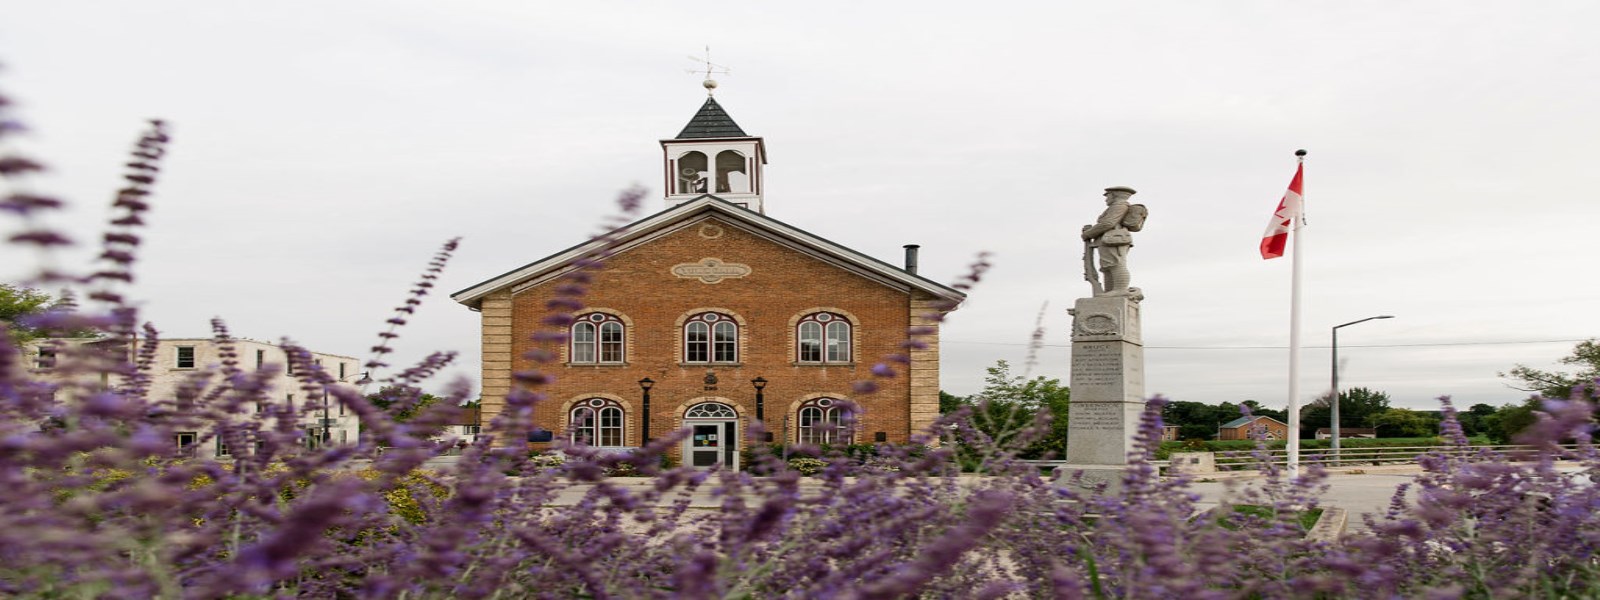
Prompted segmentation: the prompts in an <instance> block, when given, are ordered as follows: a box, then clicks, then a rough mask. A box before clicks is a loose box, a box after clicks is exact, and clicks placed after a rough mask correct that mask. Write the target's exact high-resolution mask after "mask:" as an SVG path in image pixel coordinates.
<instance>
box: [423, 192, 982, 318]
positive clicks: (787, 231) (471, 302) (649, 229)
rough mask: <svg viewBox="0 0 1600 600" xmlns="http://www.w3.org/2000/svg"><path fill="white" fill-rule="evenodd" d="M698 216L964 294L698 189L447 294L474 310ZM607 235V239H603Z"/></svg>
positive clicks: (868, 270)
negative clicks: (505, 292)
mask: <svg viewBox="0 0 1600 600" xmlns="http://www.w3.org/2000/svg"><path fill="white" fill-rule="evenodd" d="M703 215H716V216H718V217H722V218H724V219H725V220H727V221H729V222H730V223H733V224H739V225H744V226H746V227H748V228H750V229H752V230H755V231H757V232H759V233H763V234H766V235H767V236H768V237H769V238H773V239H775V240H776V241H779V242H782V243H785V244H786V245H789V246H791V247H794V248H796V249H799V250H801V251H804V252H807V253H810V254H812V255H813V256H817V257H819V258H823V259H826V260H829V261H831V262H834V263H835V264H836V265H838V266H840V267H843V268H846V269H850V270H852V271H855V272H856V273H858V274H861V275H864V276H867V277H869V278H873V279H877V280H879V281H882V282H885V283H893V284H898V285H903V286H905V287H908V288H910V289H913V290H921V291H924V292H927V293H929V294H932V295H934V296H937V297H940V298H944V299H947V300H952V301H955V302H960V301H962V300H964V299H966V297H967V295H966V294H964V293H962V292H960V291H959V290H956V289H953V288H951V287H949V286H946V285H943V284H940V283H937V282H934V281H933V280H930V279H927V278H924V277H922V276H920V275H917V274H914V273H910V272H907V271H906V270H904V269H901V268H900V267H897V266H894V265H891V264H889V263H886V262H883V261H881V260H878V259H875V258H872V257H870V256H867V255H865V254H862V253H860V252H856V251H855V250H851V249H849V248H846V247H844V246H841V245H839V244H837V243H835V242H832V241H829V240H828V239H826V238H823V237H821V236H818V235H816V234H813V233H810V232H808V231H805V230H803V229H800V228H798V227H795V226H793V225H789V224H787V223H784V222H782V221H779V220H777V219H773V218H771V217H768V216H766V215H763V214H760V213H757V212H755V211H752V210H749V209H746V208H742V207H740V206H737V205H734V204H731V203H729V202H728V201H726V200H723V199H721V198H718V197H716V196H713V195H711V194H703V195H701V196H699V197H697V198H695V199H693V200H690V201H688V202H684V203H683V204H679V205H677V206H674V207H672V208H668V209H666V210H663V211H661V212H658V213H656V214H653V215H650V216H647V217H644V218H642V219H639V220H637V221H634V222H632V223H629V224H627V225H623V226H621V227H618V228H616V229H614V230H611V231H610V232H607V233H606V234H603V235H601V236H598V237H596V238H593V239H590V240H588V241H585V242H583V243H580V244H578V245H576V246H572V247H569V248H567V249H565V250H562V251H560V252H556V253H555V254H551V255H549V256H546V257H544V258H541V259H539V260H536V261H533V262H531V263H528V264H526V265H523V266H521V267H517V268H515V269H512V270H510V271H506V272H505V273H501V274H500V275H497V276H494V277H491V278H489V279H486V280H484V281H481V282H479V283H477V284H474V285H471V286H468V287H466V288H464V289H462V290H460V291H458V292H455V293H453V294H450V299H451V300H455V301H456V302H459V303H461V304H463V305H466V306H467V307H469V308H473V309H476V308H478V306H479V304H480V303H481V301H482V300H483V298H484V297H485V296H488V295H489V294H491V293H493V292H495V291H498V290H501V289H505V288H507V287H511V286H515V285H518V284H521V283H524V282H527V281H530V280H533V279H537V278H541V277H545V276H548V275H550V274H553V273H557V272H563V271H565V270H567V269H570V268H571V263H572V261H573V260H575V259H578V258H580V257H582V256H584V255H586V254H588V253H590V252H592V251H594V250H596V249H598V248H600V247H601V246H602V245H605V244H607V243H610V244H612V245H613V247H614V248H616V249H617V250H618V251H626V249H628V248H630V247H632V246H636V245H638V244H639V243H642V242H645V241H648V240H650V239H652V238H653V237H655V236H656V235H657V234H662V233H666V232H669V231H671V230H673V228H674V227H675V226H676V225H678V224H680V223H683V222H685V221H688V220H690V219H695V218H698V217H701V216H703ZM608 239H609V242H608V241H607V240H608Z"/></svg>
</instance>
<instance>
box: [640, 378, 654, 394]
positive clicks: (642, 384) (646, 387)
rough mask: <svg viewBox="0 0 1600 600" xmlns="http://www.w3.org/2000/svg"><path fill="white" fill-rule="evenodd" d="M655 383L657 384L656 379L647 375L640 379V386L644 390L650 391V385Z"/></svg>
mask: <svg viewBox="0 0 1600 600" xmlns="http://www.w3.org/2000/svg"><path fill="white" fill-rule="evenodd" d="M655 384H656V382H655V380H653V379H650V378H649V377H646V378H644V379H640V380H639V387H640V388H641V389H643V390H644V391H646V392H648V391H650V386H653V385H655Z"/></svg>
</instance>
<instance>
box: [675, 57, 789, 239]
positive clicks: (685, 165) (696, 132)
mask: <svg viewBox="0 0 1600 600" xmlns="http://www.w3.org/2000/svg"><path fill="white" fill-rule="evenodd" d="M705 87H706V96H707V97H706V102H705V104H702V105H700V111H699V112H697V113H695V115H694V118H692V119H689V124H688V125H685V126H684V128H683V131H681V132H679V133H678V136H677V137H675V138H672V139H670V140H661V149H662V151H663V157H662V158H663V162H664V164H665V167H666V177H665V181H664V183H665V184H666V185H665V188H666V190H667V206H668V207H672V206H677V205H679V204H682V203H684V202H688V201H690V200H693V199H695V198H699V197H701V196H704V195H706V194H710V195H712V196H716V197H717V198H720V199H722V200H726V201H728V202H731V203H733V204H736V205H739V206H743V207H745V208H748V209H750V210H753V211H756V212H758V213H761V214H766V209H765V208H764V207H763V206H762V203H761V190H762V186H763V185H764V183H765V182H764V181H763V178H762V174H761V168H762V166H763V165H766V164H767V148H766V145H765V144H764V143H762V141H761V138H759V137H754V136H751V135H748V134H746V133H745V132H744V130H743V129H740V128H739V124H738V123H734V122H733V117H730V116H728V112H727V111H725V110H723V109H722V105H720V104H717V99H716V98H715V97H712V96H711V92H712V91H714V90H715V89H716V87H717V82H715V81H712V80H711V79H709V78H708V79H706V81H705Z"/></svg>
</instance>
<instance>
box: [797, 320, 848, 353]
mask: <svg viewBox="0 0 1600 600" xmlns="http://www.w3.org/2000/svg"><path fill="white" fill-rule="evenodd" d="M797 327H798V329H797V331H795V340H796V341H797V342H798V344H799V353H800V355H799V357H798V360H799V361H800V362H803V363H824V364H829V363H848V362H850V322H849V321H847V320H845V318H844V317H842V316H839V315H836V314H833V313H827V312H819V313H812V314H809V315H806V316H805V318H802V319H800V324H799V325H798V326H797Z"/></svg>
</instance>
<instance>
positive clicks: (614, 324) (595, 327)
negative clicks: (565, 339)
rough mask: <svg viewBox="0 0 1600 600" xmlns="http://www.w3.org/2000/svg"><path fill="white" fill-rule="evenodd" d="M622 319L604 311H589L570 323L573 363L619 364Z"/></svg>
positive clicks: (621, 360)
mask: <svg viewBox="0 0 1600 600" xmlns="http://www.w3.org/2000/svg"><path fill="white" fill-rule="evenodd" d="M622 340H623V337H622V321H621V320H619V319H617V318H616V317H614V316H611V315H608V314H605V313H590V314H587V315H584V316H582V317H579V318H578V322H577V323H573V324H572V355H571V362H572V363H573V364H591V365H592V364H621V363H622V362H623V359H624V354H623V351H622V349H623V342H622Z"/></svg>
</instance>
